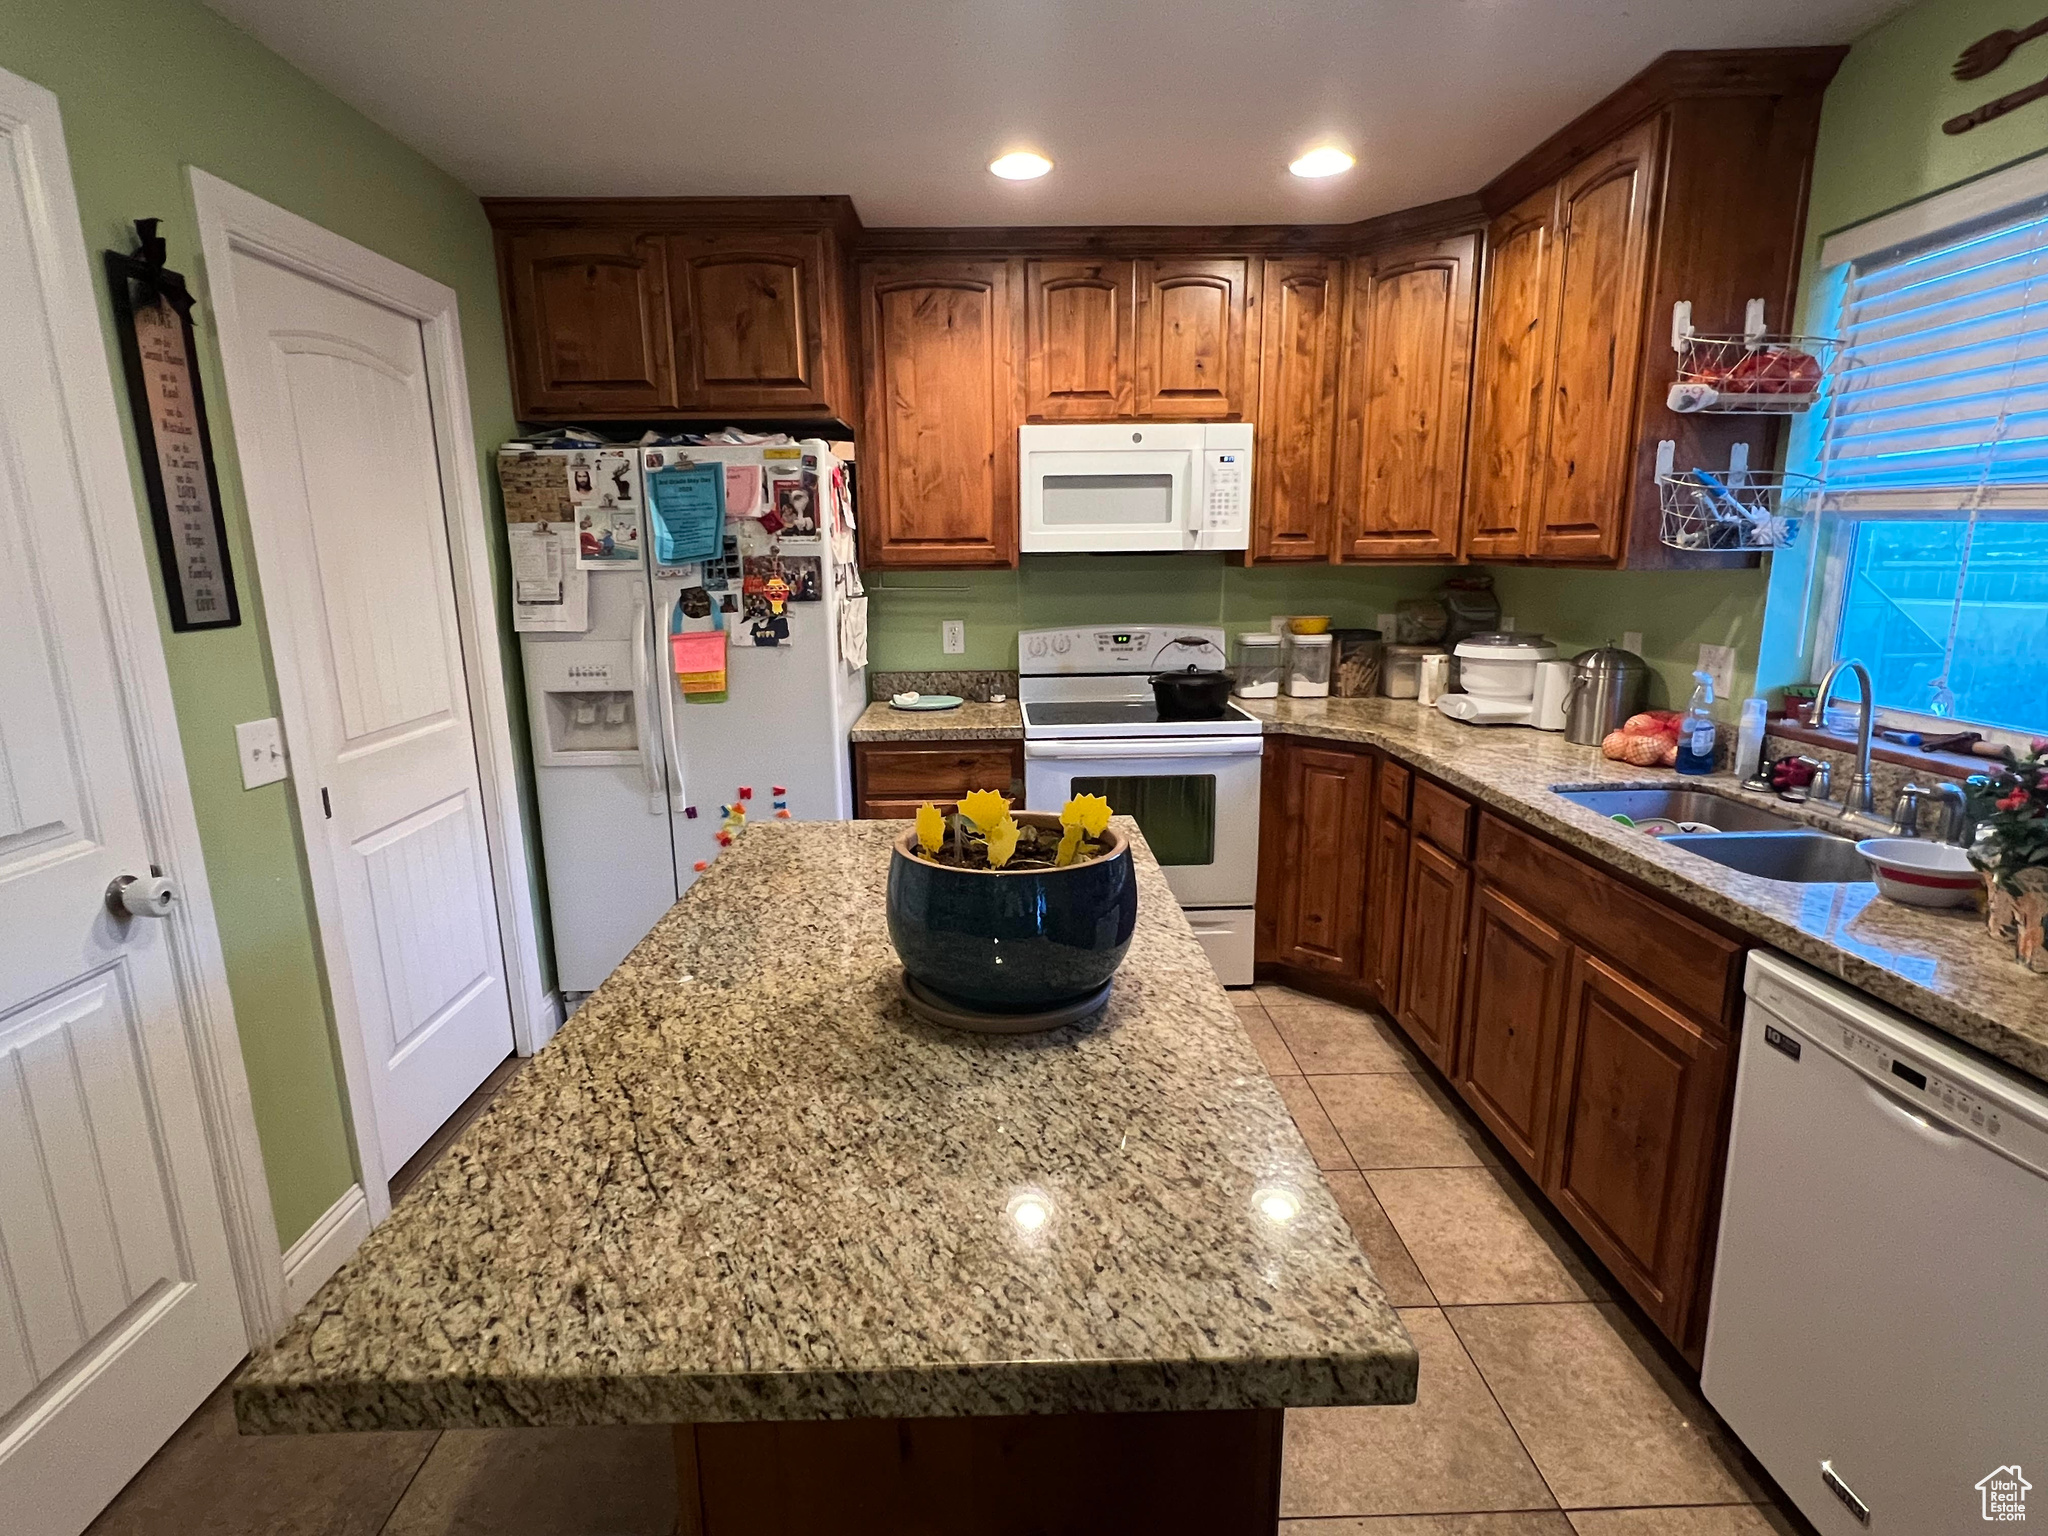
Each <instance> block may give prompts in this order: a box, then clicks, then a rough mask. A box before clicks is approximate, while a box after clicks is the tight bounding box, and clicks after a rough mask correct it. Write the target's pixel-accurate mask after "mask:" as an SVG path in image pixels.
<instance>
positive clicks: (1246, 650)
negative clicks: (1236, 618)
mask: <svg viewBox="0 0 2048 1536" xmlns="http://www.w3.org/2000/svg"><path fill="white" fill-rule="evenodd" d="M1283 670H1284V669H1283V666H1282V658H1281V647H1280V637H1279V636H1278V635H1275V634H1268V633H1266V632H1264V631H1252V632H1250V633H1247V634H1242V635H1239V636H1238V637H1237V696H1238V697H1239V698H1241V699H1275V698H1278V697H1279V696H1280V675H1281V672H1282V671H1283Z"/></svg>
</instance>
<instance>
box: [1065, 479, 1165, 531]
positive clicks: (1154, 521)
mask: <svg viewBox="0 0 2048 1536" xmlns="http://www.w3.org/2000/svg"><path fill="white" fill-rule="evenodd" d="M1039 486H1040V497H1041V503H1042V505H1043V507H1044V512H1043V514H1042V515H1043V516H1044V518H1045V525H1046V526H1047V527H1048V528H1073V527H1084V528H1104V527H1131V528H1163V527H1165V526H1167V525H1168V524H1170V523H1171V522H1172V521H1173V476H1172V475H1045V476H1043V477H1041V478H1040V480H1039Z"/></svg>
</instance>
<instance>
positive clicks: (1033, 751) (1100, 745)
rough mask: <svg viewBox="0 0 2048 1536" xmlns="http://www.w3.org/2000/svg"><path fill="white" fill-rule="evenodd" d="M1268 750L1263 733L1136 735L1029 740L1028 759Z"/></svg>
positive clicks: (1244, 754) (1104, 758) (1242, 754)
mask: <svg viewBox="0 0 2048 1536" xmlns="http://www.w3.org/2000/svg"><path fill="white" fill-rule="evenodd" d="M1265 749H1266V746H1265V738H1264V737H1261V736H1203V737H1199V738H1197V737H1187V736H1159V737H1152V736H1137V737H1129V736H1127V737H1123V738H1121V739H1119V740H1116V741H1100V740H1081V741H1027V742H1025V743H1024V755H1025V757H1027V758H1033V757H1035V758H1041V759H1049V760H1051V761H1053V762H1060V761H1067V762H1098V763H1099V762H1107V761H1110V760H1113V759H1119V758H1121V759H1123V760H1125V761H1129V760H1131V759H1134V758H1163V757H1257V756H1258V755H1259V754H1260V753H1262V752H1264V751H1265Z"/></svg>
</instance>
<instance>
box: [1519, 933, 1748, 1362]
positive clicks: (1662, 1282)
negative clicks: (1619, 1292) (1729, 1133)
mask: <svg viewBox="0 0 2048 1536" xmlns="http://www.w3.org/2000/svg"><path fill="white" fill-rule="evenodd" d="M1727 1072H1728V1061H1727V1053H1726V1051H1725V1050H1724V1049H1723V1047H1722V1046H1721V1043H1720V1042H1719V1041H1718V1040H1716V1039H1714V1038H1712V1037H1711V1036H1709V1035H1708V1034H1707V1032H1706V1031H1705V1030H1703V1029H1702V1028H1701V1027H1700V1026H1698V1025H1697V1024H1695V1023H1693V1022H1692V1021H1691V1020H1690V1019H1688V1018H1686V1017H1685V1016H1684V1015H1683V1014H1680V1013H1678V1012H1676V1011H1675V1010H1674V1009H1672V1008H1671V1007H1670V1006H1669V1005H1668V1004H1666V1003H1664V1002H1663V1001H1662V1000H1660V999H1659V998H1657V997H1655V996H1653V995H1652V994H1651V993H1650V992H1649V991H1648V990H1647V989H1646V988H1644V987H1641V986H1639V985H1638V984H1637V983H1635V982H1633V981H1631V980H1630V979H1629V978H1628V977H1626V976H1624V975H1623V974H1622V973H1621V972H1619V971H1617V970H1615V969H1614V968H1613V967H1612V966H1610V965H1608V964H1607V963H1606V962H1605V961H1603V960H1600V959H1598V958H1597V957H1595V956H1593V955H1590V954H1587V953H1586V952H1585V951H1584V950H1577V951H1574V953H1573V955H1572V961H1571V973H1570V980H1569V982H1568V985H1567V989H1566V997H1565V1017H1564V1048H1563V1052H1562V1060H1561V1064H1560V1067H1559V1073H1558V1085H1557V1102H1556V1109H1555V1116H1556V1132H1555V1135H1554V1137H1553V1140H1552V1146H1551V1150H1550V1159H1549V1162H1550V1166H1549V1171H1548V1175H1547V1177H1546V1178H1545V1180H1544V1188H1545V1189H1546V1190H1547V1191H1548V1192H1549V1194H1550V1196H1551V1198H1552V1199H1553V1200H1555V1201H1556V1202H1557V1204H1558V1208H1559V1209H1560V1210H1562V1211H1563V1212H1564V1213H1565V1215H1566V1216H1567V1217H1568V1218H1569V1219H1570V1220H1571V1222H1572V1224H1573V1225H1574V1226H1575V1227H1577V1228H1578V1230H1579V1232H1580V1234H1581V1235H1582V1236H1583V1237H1584V1238H1585V1239H1586V1241H1587V1242H1589V1243H1591V1244H1592V1245H1593V1247H1594V1249H1595V1250H1596V1251H1597V1252H1598V1253H1599V1255H1600V1257H1601V1258H1602V1259H1604V1260H1605V1261H1606V1263H1607V1265H1608V1267H1609V1268H1611V1269H1612V1270H1613V1271H1614V1272H1615V1274H1616V1275H1617V1276H1618V1277H1619V1278H1620V1279H1621V1281H1622V1283H1623V1284H1624V1285H1626V1286H1627V1287H1628V1289H1629V1292H1630V1293H1631V1294H1632V1295H1633V1296H1634V1297H1635V1298H1636V1300H1638V1301H1639V1302H1641V1303H1642V1304H1643V1306H1644V1307H1645V1308H1646V1309H1647V1310H1648V1311H1649V1312H1650V1314H1651V1315H1652V1316H1653V1317H1655V1318H1656V1319H1657V1320H1658V1322H1659V1323H1660V1324H1661V1325H1662V1326H1663V1328H1664V1330H1665V1332H1666V1333H1667V1334H1668V1335H1669V1336H1670V1337H1671V1338H1673V1339H1679V1338H1682V1337H1684V1335H1685V1329H1686V1322H1687V1318H1686V1312H1687V1309H1688V1307H1689V1305H1690V1301H1691V1297H1692V1294H1693V1283H1692V1282H1693V1279H1694V1275H1695V1272H1696V1268H1697V1264H1698V1261H1699V1258H1700V1248H1701V1235H1702V1234H1701V1230H1700V1228H1701V1222H1702V1220H1703V1218H1704V1212H1705V1208H1706V1195H1707V1192H1708V1190H1707V1186H1708V1183H1709V1180H1710V1176H1711V1174H1712V1171H1713V1164H1714V1152H1715V1147H1716V1143H1717V1141H1718V1138H1719V1135H1720V1125H1719V1116H1720V1104H1721V1098H1722V1093H1723V1089H1724V1088H1725V1085H1726V1079H1727Z"/></svg>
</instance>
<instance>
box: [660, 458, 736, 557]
mask: <svg viewBox="0 0 2048 1536" xmlns="http://www.w3.org/2000/svg"><path fill="white" fill-rule="evenodd" d="M647 501H648V505H649V507H650V508H651V509H652V511H653V514H654V561H655V564H657V565H682V564H685V563H686V562H688V561H692V560H708V559H710V558H711V557H713V556H714V555H717V554H718V553H719V552H720V549H721V547H722V545H723V542H724V538H725V467H724V466H723V465H721V464H677V465H672V466H670V467H669V468H667V469H657V470H655V471H654V472H653V473H652V474H650V475H649V476H648V477H647Z"/></svg>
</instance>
